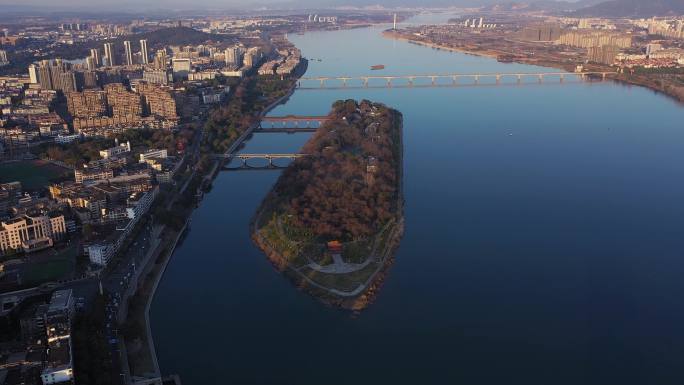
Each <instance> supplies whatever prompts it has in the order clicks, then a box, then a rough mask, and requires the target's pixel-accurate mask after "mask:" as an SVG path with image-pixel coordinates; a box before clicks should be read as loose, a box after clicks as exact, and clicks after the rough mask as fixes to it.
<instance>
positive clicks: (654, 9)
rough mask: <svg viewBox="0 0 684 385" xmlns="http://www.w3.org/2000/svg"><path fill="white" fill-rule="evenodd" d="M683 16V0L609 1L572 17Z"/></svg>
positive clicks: (580, 11)
mask: <svg viewBox="0 0 684 385" xmlns="http://www.w3.org/2000/svg"><path fill="white" fill-rule="evenodd" d="M681 14H684V1H683V0H611V1H606V2H603V3H600V4H597V5H594V6H591V7H586V8H582V9H579V10H577V11H575V12H574V13H573V16H596V17H652V16H666V15H681Z"/></svg>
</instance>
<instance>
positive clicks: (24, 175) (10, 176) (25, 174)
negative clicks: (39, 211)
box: [0, 160, 71, 190]
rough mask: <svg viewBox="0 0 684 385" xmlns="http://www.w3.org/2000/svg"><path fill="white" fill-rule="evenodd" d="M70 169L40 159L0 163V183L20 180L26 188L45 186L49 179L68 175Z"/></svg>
mask: <svg viewBox="0 0 684 385" xmlns="http://www.w3.org/2000/svg"><path fill="white" fill-rule="evenodd" d="M70 172H71V171H70V170H68V169H65V168H62V167H59V166H55V165H53V164H51V163H47V162H43V161H40V160H32V161H20V162H8V163H1V164H0V183H7V182H15V181H19V182H21V185H22V187H23V188H24V189H26V190H37V189H40V188H43V187H47V186H48V185H49V184H50V180H52V179H56V178H60V177H63V176H65V175H68V174H69V173H70Z"/></svg>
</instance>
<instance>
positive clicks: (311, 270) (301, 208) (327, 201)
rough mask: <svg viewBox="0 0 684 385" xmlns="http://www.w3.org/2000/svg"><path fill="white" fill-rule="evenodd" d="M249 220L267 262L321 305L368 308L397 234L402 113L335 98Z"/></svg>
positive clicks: (400, 224) (399, 232)
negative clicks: (297, 156)
mask: <svg viewBox="0 0 684 385" xmlns="http://www.w3.org/2000/svg"><path fill="white" fill-rule="evenodd" d="M302 155H303V156H301V157H299V158H297V159H295V160H294V161H293V162H292V163H291V164H290V165H289V166H288V167H287V168H286V169H285V171H284V172H283V173H282V175H281V176H280V178H279V179H278V180H277V182H276V183H275V185H274V187H273V189H272V191H271V192H270V193H269V194H268V195H267V197H266V198H265V199H264V201H263V203H262V204H261V206H260V207H259V209H258V210H257V213H256V215H255V217H254V220H253V221H252V225H251V227H252V228H251V232H252V238H253V240H254V242H255V243H256V244H257V246H258V247H259V248H260V249H261V250H262V251H263V252H264V253H265V254H266V255H267V257H268V259H269V260H270V261H271V262H272V263H273V265H274V266H275V267H276V268H277V269H278V270H279V271H281V272H283V273H284V274H285V275H286V276H287V277H289V278H290V279H291V280H292V281H293V282H294V283H295V284H296V285H297V286H298V287H300V288H302V289H303V290H305V291H306V292H308V293H310V294H311V295H313V296H314V297H315V298H318V299H320V300H321V301H323V302H324V303H326V304H330V305H333V306H339V307H341V308H345V309H351V310H361V309H363V308H365V307H367V306H368V305H369V304H370V303H371V302H372V300H373V298H374V297H375V295H376V293H377V290H378V288H379V286H380V285H381V284H382V282H383V279H384V276H385V272H386V271H387V267H388V266H390V265H391V264H392V261H393V255H394V252H395V250H396V248H397V247H398V245H399V241H400V239H401V236H402V234H403V223H404V221H403V196H402V115H401V113H400V112H399V111H397V110H394V109H391V108H389V107H387V106H385V105H383V104H380V103H373V102H370V101H367V100H363V101H361V102H356V101H354V100H345V101H342V100H339V101H337V102H335V103H334V104H333V106H332V111H331V112H330V114H329V115H328V120H326V121H325V122H324V123H323V124H322V125H321V127H320V128H319V129H317V130H316V132H315V133H314V135H313V136H312V138H311V139H310V140H309V141H308V142H307V143H306V144H305V145H304V147H303V148H302Z"/></svg>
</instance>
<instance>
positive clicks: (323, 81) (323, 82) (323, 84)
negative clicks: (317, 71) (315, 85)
mask: <svg viewBox="0 0 684 385" xmlns="http://www.w3.org/2000/svg"><path fill="white" fill-rule="evenodd" d="M320 82H321V88H324V87H325V80H323V79H321V80H320Z"/></svg>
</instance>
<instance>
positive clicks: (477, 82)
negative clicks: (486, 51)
mask: <svg viewBox="0 0 684 385" xmlns="http://www.w3.org/2000/svg"><path fill="white" fill-rule="evenodd" d="M479 83H480V75H475V84H479Z"/></svg>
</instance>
